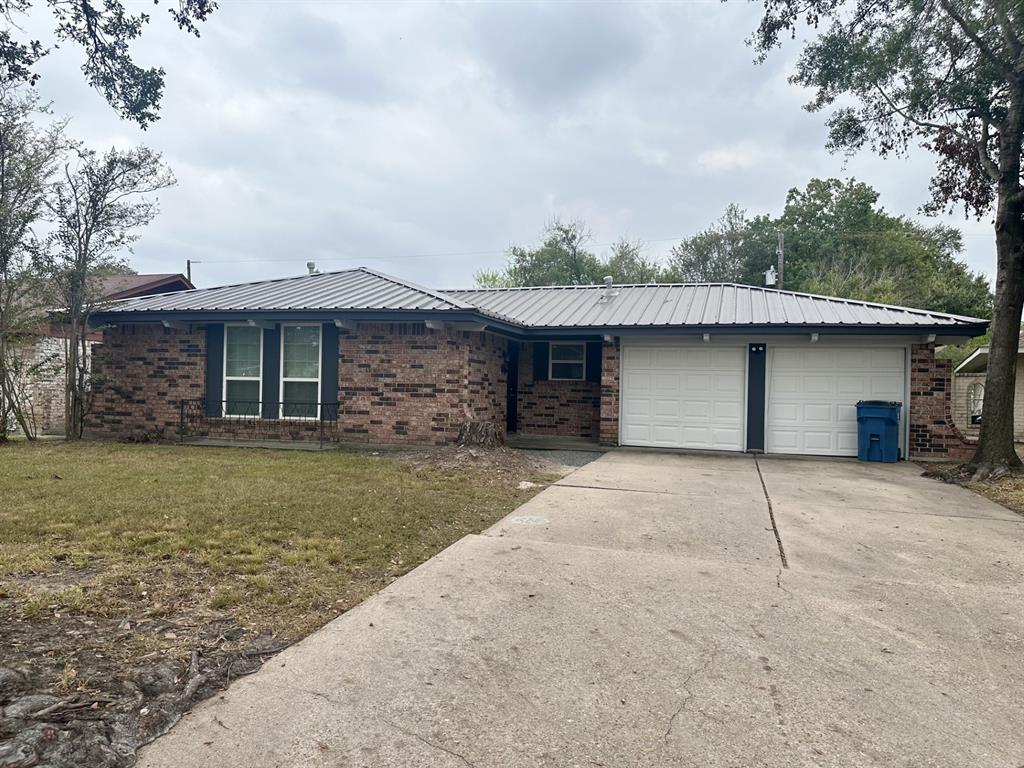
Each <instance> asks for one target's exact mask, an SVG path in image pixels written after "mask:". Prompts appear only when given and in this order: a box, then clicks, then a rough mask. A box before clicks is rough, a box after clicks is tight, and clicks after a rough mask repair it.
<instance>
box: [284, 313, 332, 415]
mask: <svg viewBox="0 0 1024 768" xmlns="http://www.w3.org/2000/svg"><path fill="white" fill-rule="evenodd" d="M321 330H322V329H321V327H320V326H319V325H285V326H282V328H281V418H285V419H315V418H318V417H319V416H320V333H321Z"/></svg>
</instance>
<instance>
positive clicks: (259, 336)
mask: <svg viewBox="0 0 1024 768" xmlns="http://www.w3.org/2000/svg"><path fill="white" fill-rule="evenodd" d="M262 363H263V330H262V329H261V328H253V327H252V326H249V325H226V326H224V415H225V416H259V414H260V400H261V399H262V395H263V390H262V376H263V365H262Z"/></svg>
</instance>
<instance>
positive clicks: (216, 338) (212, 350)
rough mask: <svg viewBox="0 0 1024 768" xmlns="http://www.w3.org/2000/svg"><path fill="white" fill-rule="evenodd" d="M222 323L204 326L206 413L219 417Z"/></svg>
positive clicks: (222, 368) (222, 397)
mask: <svg viewBox="0 0 1024 768" xmlns="http://www.w3.org/2000/svg"><path fill="white" fill-rule="evenodd" d="M223 400H224V324H223V323H210V324H209V325H207V326H206V415H207V416H212V417H219V416H220V415H221V409H222V408H223V407H224V404H223Z"/></svg>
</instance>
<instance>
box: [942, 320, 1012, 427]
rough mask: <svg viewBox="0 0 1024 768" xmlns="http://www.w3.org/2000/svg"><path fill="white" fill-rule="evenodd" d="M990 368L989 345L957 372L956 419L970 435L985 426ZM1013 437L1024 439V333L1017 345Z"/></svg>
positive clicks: (954, 379)
mask: <svg viewBox="0 0 1024 768" xmlns="http://www.w3.org/2000/svg"><path fill="white" fill-rule="evenodd" d="M987 371H988V347H978V348H977V349H976V350H974V352H972V353H971V354H970V355H969V356H968V357H967V359H965V360H964V361H963V362H962V363H960V365H958V366H957V367H956V370H954V371H953V420H954V421H955V422H956V425H957V426H958V427H960V429H962V430H963V431H964V434H966V435H967V436H968V437H972V438H976V437H977V436H978V432H979V430H980V428H981V406H982V404H983V403H984V402H985V378H986V376H987ZM1013 436H1014V438H1015V439H1016V440H1024V334H1022V335H1021V342H1020V343H1019V345H1018V348H1017V382H1016V384H1015V391H1014V398H1013Z"/></svg>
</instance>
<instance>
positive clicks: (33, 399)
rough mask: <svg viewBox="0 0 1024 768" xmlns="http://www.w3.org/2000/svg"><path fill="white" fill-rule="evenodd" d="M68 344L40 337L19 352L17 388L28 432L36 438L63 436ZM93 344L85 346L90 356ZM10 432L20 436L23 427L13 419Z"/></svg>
mask: <svg viewBox="0 0 1024 768" xmlns="http://www.w3.org/2000/svg"><path fill="white" fill-rule="evenodd" d="M65 344H66V342H65V340H64V339H63V338H61V337H59V336H40V337H39V338H37V339H36V340H35V341H34V342H32V343H31V344H30V345H28V346H26V347H24V348H22V349H21V350H19V352H18V353H17V354H18V357H19V360H20V370H19V371H18V372H17V375H16V376H15V387H17V390H18V391H19V392H20V393H21V394H20V396H19V397H18V400H19V401H20V402H21V404H22V409H23V412H24V415H25V419H26V421H27V422H28V425H29V429H30V431H32V432H33V433H34V434H36V435H62V434H64V400H65V398H64V365H65V361H66V359H67V350H66V349H65ZM91 346H92V343H91V342H89V343H87V345H86V354H88V352H89V349H90V348H91ZM9 428H10V429H11V430H12V433H13V434H19V433H20V432H21V427H20V425H19V424H18V422H17V420H16V419H14V418H13V416H12V417H11V420H10V426H9Z"/></svg>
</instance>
